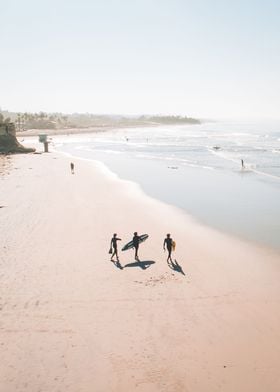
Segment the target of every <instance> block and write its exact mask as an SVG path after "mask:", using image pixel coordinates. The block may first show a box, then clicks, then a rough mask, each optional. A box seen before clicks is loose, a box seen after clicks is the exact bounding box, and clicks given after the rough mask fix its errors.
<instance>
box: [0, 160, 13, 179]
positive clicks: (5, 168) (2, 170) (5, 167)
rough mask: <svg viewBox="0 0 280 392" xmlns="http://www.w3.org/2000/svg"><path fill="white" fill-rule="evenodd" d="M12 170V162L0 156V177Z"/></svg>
mask: <svg viewBox="0 0 280 392" xmlns="http://www.w3.org/2000/svg"><path fill="white" fill-rule="evenodd" d="M12 168H13V160H12V158H11V157H10V156H7V155H0V177H4V176H5V175H7V174H10V171H11V169H12Z"/></svg>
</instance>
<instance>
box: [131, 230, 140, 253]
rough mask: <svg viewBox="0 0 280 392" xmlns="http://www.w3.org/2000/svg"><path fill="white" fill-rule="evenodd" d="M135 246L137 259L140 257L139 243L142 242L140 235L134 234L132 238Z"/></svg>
mask: <svg viewBox="0 0 280 392" xmlns="http://www.w3.org/2000/svg"><path fill="white" fill-rule="evenodd" d="M132 242H133V246H134V248H135V259H138V248H139V243H140V237H139V235H134V237H133V238H132Z"/></svg>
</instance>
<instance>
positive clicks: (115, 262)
mask: <svg viewBox="0 0 280 392" xmlns="http://www.w3.org/2000/svg"><path fill="white" fill-rule="evenodd" d="M111 261H112V263H113V264H114V265H115V266H116V267H117V268H119V269H121V270H122V269H123V268H124V267H123V266H122V265H121V263H120V262H119V261H116V260H114V261H113V260H111Z"/></svg>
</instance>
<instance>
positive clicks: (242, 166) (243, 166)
mask: <svg viewBox="0 0 280 392" xmlns="http://www.w3.org/2000/svg"><path fill="white" fill-rule="evenodd" d="M241 168H242V169H245V165H244V161H243V159H241Z"/></svg>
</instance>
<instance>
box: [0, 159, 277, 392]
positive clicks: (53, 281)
mask: <svg viewBox="0 0 280 392" xmlns="http://www.w3.org/2000/svg"><path fill="white" fill-rule="evenodd" d="M74 162H75V174H74V175H72V174H71V172H70V158H68V157H66V156H63V155H62V154H59V153H53V152H51V153H49V154H31V155H16V156H8V157H4V156H2V157H1V156H0V206H1V207H2V208H0V228H1V237H0V249H1V255H0V263H1V264H0V265H1V274H0V277H1V289H0V290H1V292H0V301H1V302H0V311H1V325H0V345H1V364H0V390H1V391H3V392H15V391H18V392H23V391H27V392H66V391H67V392H93V391H94V392H108V391H112V392H122V391H139V392H150V391H151V392H154V391H166V392H173V391H174V392H175V391H176V392H177V391H184V392H206V391H207V392H216V391H221V392H237V391H238V392H263V391H268V392H278V391H279V390H280V375H279V358H280V333H279V325H280V306H279V302H280V286H279V281H280V255H279V253H277V252H276V251H272V250H270V249H269V248H265V247H261V246H259V247H258V246H253V245H251V244H249V243H246V242H242V241H241V240H238V239H235V238H233V237H229V236H226V235H223V234H221V233H219V232H217V231H215V230H212V229H209V228H207V227H203V226H201V225H199V224H198V223H197V222H196V221H194V220H193V219H191V218H190V217H188V216H187V215H185V214H184V213H183V212H182V211H181V210H179V209H176V208H174V207H172V206H169V205H166V204H164V203H161V202H159V201H157V200H154V199H152V198H149V197H148V196H146V195H145V194H144V193H143V192H142V191H141V189H140V188H138V186H137V185H135V184H133V183H129V182H126V181H122V180H120V179H118V178H117V177H116V176H114V175H112V174H111V173H110V172H109V171H107V170H106V169H105V168H104V167H103V166H101V165H99V164H97V163H96V164H94V163H91V162H87V161H83V160H78V159H76V160H75V161H74ZM134 231H138V233H148V234H149V239H148V240H147V241H146V242H144V243H143V244H141V245H140V249H139V257H140V260H141V261H140V262H139V263H135V260H134V257H133V256H134V255H133V251H127V252H120V264H121V266H122V269H121V268H119V266H117V265H115V264H114V263H112V262H111V261H110V255H109V254H108V250H109V243H110V239H111V236H112V234H113V233H114V232H116V233H118V236H119V237H120V238H122V241H121V245H120V246H119V248H121V247H122V246H123V245H124V244H125V243H126V242H128V241H129V240H130V239H131V238H132V235H133V232H134ZM166 233H171V235H172V237H173V238H174V239H175V241H176V243H177V247H176V251H175V254H174V258H175V259H176V260H177V263H178V265H177V266H173V269H172V268H170V266H168V265H167V263H166V257H167V256H166V253H164V252H163V249H162V244H163V240H164V238H165V235H166Z"/></svg>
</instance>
